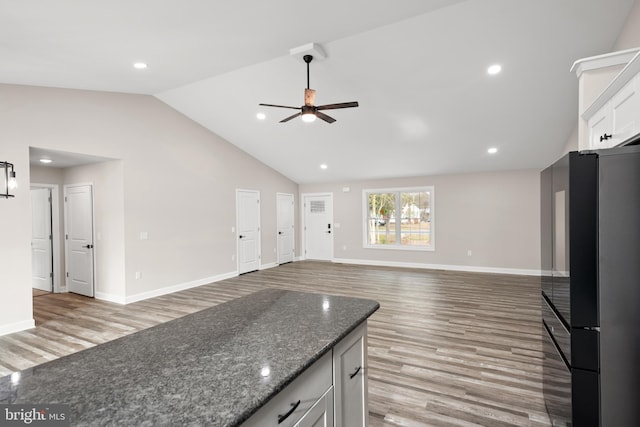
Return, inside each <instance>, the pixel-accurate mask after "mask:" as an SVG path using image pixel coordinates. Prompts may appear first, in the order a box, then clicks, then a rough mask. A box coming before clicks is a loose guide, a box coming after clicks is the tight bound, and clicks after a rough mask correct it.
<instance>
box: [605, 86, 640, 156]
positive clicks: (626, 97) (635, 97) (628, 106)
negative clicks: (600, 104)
mask: <svg viewBox="0 0 640 427" xmlns="http://www.w3.org/2000/svg"><path fill="white" fill-rule="evenodd" d="M638 81H640V76H636V78H634V79H633V80H631V81H630V82H629V83H627V84H626V85H625V86H624V87H623V88H622V89H621V90H620V91H619V92H618V93H617V94H615V95H614V97H613V98H612V99H611V120H612V134H613V138H612V139H613V140H612V141H611V142H612V144H613V145H614V146H615V145H618V144H620V143H622V142H624V141H626V140H627V139H629V138H631V137H632V136H634V135H635V134H637V133H638V132H639V131H640V95H639V94H638V87H637V86H638Z"/></svg>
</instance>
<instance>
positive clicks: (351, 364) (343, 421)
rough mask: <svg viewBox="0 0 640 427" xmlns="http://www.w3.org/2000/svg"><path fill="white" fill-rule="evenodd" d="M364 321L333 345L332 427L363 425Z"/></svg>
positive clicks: (366, 414)
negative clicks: (333, 409)
mask: <svg viewBox="0 0 640 427" xmlns="http://www.w3.org/2000/svg"><path fill="white" fill-rule="evenodd" d="M366 362H367V324H366V322H364V323H363V324H362V325H360V326H358V327H357V328H356V329H355V330H354V331H353V332H351V333H350V334H349V335H347V337H345V338H344V339H343V340H342V341H340V342H339V343H338V344H337V345H336V346H335V347H334V349H333V374H334V378H333V386H334V393H335V417H336V420H335V427H366V426H367V425H368V421H369V409H368V402H367V400H368V399H367V367H366Z"/></svg>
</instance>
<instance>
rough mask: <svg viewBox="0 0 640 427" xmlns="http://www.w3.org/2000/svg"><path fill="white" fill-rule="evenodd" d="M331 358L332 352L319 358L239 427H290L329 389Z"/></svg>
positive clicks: (330, 382)
mask: <svg viewBox="0 0 640 427" xmlns="http://www.w3.org/2000/svg"><path fill="white" fill-rule="evenodd" d="M331 356H332V355H331V352H328V353H327V354H325V355H324V356H322V357H321V358H320V359H319V360H318V361H316V362H315V363H314V364H313V365H312V366H311V367H309V368H308V369H307V370H306V371H304V372H303V373H302V374H301V375H300V376H299V377H298V378H296V379H295V380H294V381H293V382H292V383H291V384H289V385H288V386H287V387H286V388H285V389H284V390H282V391H281V392H280V393H278V394H277V395H276V396H275V397H274V398H273V399H271V400H270V401H269V402H267V404H266V405H265V406H263V407H262V408H260V409H259V410H258V412H256V413H255V414H253V415H252V416H251V418H249V419H248V420H247V421H245V422H244V423H243V424H242V427H292V426H293V425H294V424H295V423H296V422H297V421H298V420H300V418H301V417H302V416H303V415H304V414H305V413H306V412H307V411H309V409H311V407H312V406H313V405H314V404H315V403H316V401H317V400H318V399H320V398H321V397H322V396H323V395H324V394H325V392H326V391H327V390H328V389H329V388H330V387H331V384H332V368H331V362H332V357H331ZM298 402H299V403H298ZM296 405H297V406H296ZM294 406H296V408H295V409H294V410H293V411H292V412H291V414H290V415H289V416H288V417H287V418H286V419H285V420H283V421H282V422H281V423H278V417H279V416H280V415H284V414H287V413H289V411H291V410H292V409H293V407H294Z"/></svg>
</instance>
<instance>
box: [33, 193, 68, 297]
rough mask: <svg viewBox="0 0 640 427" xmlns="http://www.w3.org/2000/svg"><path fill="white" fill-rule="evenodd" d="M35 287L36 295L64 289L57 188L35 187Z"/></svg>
mask: <svg viewBox="0 0 640 427" xmlns="http://www.w3.org/2000/svg"><path fill="white" fill-rule="evenodd" d="M30 189H31V190H30V193H31V215H32V216H31V218H32V219H31V221H32V222H31V228H32V239H31V257H32V262H31V286H32V288H33V289H34V293H35V292H38V293H39V294H42V293H44V292H61V291H62V290H63V288H64V280H63V279H62V277H63V273H62V269H61V268H60V267H61V262H60V257H61V253H62V251H61V243H60V242H61V237H60V236H61V230H60V204H59V194H60V189H59V186H58V185H56V184H40V183H32V184H31V185H30Z"/></svg>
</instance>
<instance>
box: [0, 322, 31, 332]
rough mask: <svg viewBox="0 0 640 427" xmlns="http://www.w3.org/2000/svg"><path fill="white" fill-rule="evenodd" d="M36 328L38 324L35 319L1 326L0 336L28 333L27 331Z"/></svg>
mask: <svg viewBox="0 0 640 427" xmlns="http://www.w3.org/2000/svg"><path fill="white" fill-rule="evenodd" d="M35 327H36V322H35V320H33V319H29V320H23V321H22V322H15V323H9V324H8V325H1V326H0V336H2V335H7V334H13V333H14V332H20V331H26V330H27V329H31V328H35Z"/></svg>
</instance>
